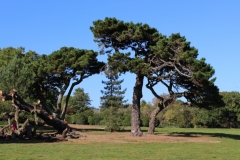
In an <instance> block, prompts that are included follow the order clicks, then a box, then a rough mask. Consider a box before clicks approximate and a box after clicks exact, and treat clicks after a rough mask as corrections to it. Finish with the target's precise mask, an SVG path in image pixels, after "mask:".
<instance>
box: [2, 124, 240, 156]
mask: <svg viewBox="0 0 240 160" xmlns="http://www.w3.org/2000/svg"><path fill="white" fill-rule="evenodd" d="M142 129H143V131H146V130H147V128H142ZM87 132H88V131H87ZM89 132H90V131H89ZM104 133H106V132H104V131H102V132H101V131H91V134H104ZM156 133H157V134H166V133H167V134H183V135H184V136H196V135H198V136H211V137H215V138H216V140H217V141H220V142H219V143H211V142H179V143H177V142H176V143H156V142H155V143H143V142H137V143H130V142H129V143H111V142H108V143H107V142H106V143H97V142H96V143H88V144H76V143H73V142H67V143H34V144H33V143H21V142H20V143H19V142H12V143H5V142H3V141H1V140H0V159H19V160H21V159H23V160H25V159H26V160H27V159H43V160H48V159H51V160H55V159H66V160H67V159H74V160H75V159H81V160H82V159H86V160H89V159H94V160H98V159H104V160H107V159H121V160H124V159H126V160H132V159H138V160H142V159H153V160H156V159H160V160H195V159H196V160H198V159H202V160H211V159H214V160H237V159H240V141H239V140H240V130H239V129H205V128H202V129H199V128H196V129H193V128H192V129H183V128H157V132H156ZM113 134H115V133H113ZM116 135H118V134H116Z"/></svg>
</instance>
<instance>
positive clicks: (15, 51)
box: [0, 47, 25, 71]
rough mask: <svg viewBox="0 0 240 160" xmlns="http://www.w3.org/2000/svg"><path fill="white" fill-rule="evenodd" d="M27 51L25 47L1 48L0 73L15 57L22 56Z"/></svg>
mask: <svg viewBox="0 0 240 160" xmlns="http://www.w3.org/2000/svg"><path fill="white" fill-rule="evenodd" d="M24 51H25V49H24V48H23V47H19V48H13V47H7V48H3V49H1V48H0V71H1V70H2V69H3V68H4V67H5V66H7V65H8V63H9V62H10V61H11V60H12V59H13V58H14V57H15V56H21V55H22V54H23V53H24Z"/></svg>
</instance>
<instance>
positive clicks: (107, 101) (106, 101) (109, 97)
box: [100, 70, 127, 109]
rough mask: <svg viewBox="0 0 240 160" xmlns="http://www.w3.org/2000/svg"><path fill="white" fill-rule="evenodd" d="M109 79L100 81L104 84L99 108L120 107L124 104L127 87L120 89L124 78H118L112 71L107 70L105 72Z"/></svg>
mask: <svg viewBox="0 0 240 160" xmlns="http://www.w3.org/2000/svg"><path fill="white" fill-rule="evenodd" d="M105 74H106V77H107V78H108V79H109V81H102V83H103V84H105V87H104V90H101V93H102V94H103V96H102V97H100V98H101V108H102V109H103V108H110V107H114V108H120V107H123V106H124V105H125V103H126V102H127V100H124V94H125V92H126V90H127V89H124V90H121V83H122V82H123V81H124V80H118V78H119V77H118V75H116V74H114V73H113V71H111V70H108V71H106V72H105Z"/></svg>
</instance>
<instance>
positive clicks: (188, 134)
mask: <svg viewBox="0 0 240 160" xmlns="http://www.w3.org/2000/svg"><path fill="white" fill-rule="evenodd" d="M169 136H184V137H198V136H210V137H218V138H229V139H234V140H240V135H237V134H226V133H207V132H171V133H170V134H169Z"/></svg>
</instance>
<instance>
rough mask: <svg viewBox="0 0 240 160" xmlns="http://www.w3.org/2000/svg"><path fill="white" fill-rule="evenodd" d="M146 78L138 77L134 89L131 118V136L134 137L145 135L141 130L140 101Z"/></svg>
mask: <svg viewBox="0 0 240 160" xmlns="http://www.w3.org/2000/svg"><path fill="white" fill-rule="evenodd" d="M143 79H144V76H141V75H137V77H136V83H135V86H134V88H133V106H132V117H131V126H132V128H131V134H132V136H142V135H143V133H142V131H141V128H140V124H141V122H140V100H141V98H142V86H143Z"/></svg>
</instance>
